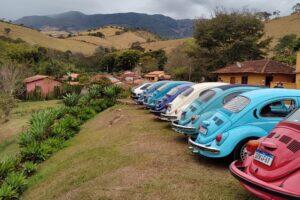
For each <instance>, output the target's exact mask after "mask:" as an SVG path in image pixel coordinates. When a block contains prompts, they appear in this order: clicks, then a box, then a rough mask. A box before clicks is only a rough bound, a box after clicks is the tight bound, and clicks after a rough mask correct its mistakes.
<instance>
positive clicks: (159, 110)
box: [150, 83, 193, 116]
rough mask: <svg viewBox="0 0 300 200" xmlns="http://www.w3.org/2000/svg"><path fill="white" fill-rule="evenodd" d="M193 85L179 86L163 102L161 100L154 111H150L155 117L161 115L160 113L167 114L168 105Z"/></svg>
mask: <svg viewBox="0 0 300 200" xmlns="http://www.w3.org/2000/svg"><path fill="white" fill-rule="evenodd" d="M192 85H193V83H186V84H183V85H179V86H177V87H175V88H173V89H172V90H170V91H169V92H168V93H167V94H166V95H165V96H164V97H163V98H162V99H161V100H159V101H158V102H157V103H156V104H155V107H154V108H153V109H151V110H150V111H151V112H152V113H154V114H155V115H158V116H159V115H160V113H162V112H165V111H166V110H167V105H168V104H169V103H171V102H172V101H173V100H174V99H175V98H176V97H177V96H178V95H180V94H181V93H182V92H184V91H185V90H187V89H188V88H189V87H190V86H192Z"/></svg>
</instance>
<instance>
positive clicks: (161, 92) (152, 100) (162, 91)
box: [144, 81, 188, 109]
mask: <svg viewBox="0 0 300 200" xmlns="http://www.w3.org/2000/svg"><path fill="white" fill-rule="evenodd" d="M186 83H188V82H185V81H170V82H168V83H166V84H165V85H163V86H161V87H159V88H158V89H157V90H155V91H154V92H153V93H152V94H151V95H149V96H148V99H147V102H146V103H145V104H144V105H145V106H146V108H148V109H152V108H154V107H155V104H156V103H157V102H158V101H159V100H160V99H161V98H163V97H164V96H165V95H166V94H167V93H168V92H169V91H170V90H171V89H173V88H175V87H177V86H179V85H182V84H186Z"/></svg>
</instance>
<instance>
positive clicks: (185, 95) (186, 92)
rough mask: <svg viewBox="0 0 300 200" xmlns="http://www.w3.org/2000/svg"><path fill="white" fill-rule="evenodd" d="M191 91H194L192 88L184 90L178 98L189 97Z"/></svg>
mask: <svg viewBox="0 0 300 200" xmlns="http://www.w3.org/2000/svg"><path fill="white" fill-rule="evenodd" d="M193 91H194V88H192V87H189V88H188V89H187V90H185V91H184V92H183V93H181V95H180V96H182V97H187V96H189V95H190V94H191V93H192V92H193Z"/></svg>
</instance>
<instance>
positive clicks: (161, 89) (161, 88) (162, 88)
mask: <svg viewBox="0 0 300 200" xmlns="http://www.w3.org/2000/svg"><path fill="white" fill-rule="evenodd" d="M166 87H168V84H167V83H164V84H163V85H162V86H160V87H159V88H157V90H158V91H160V92H161V91H163V90H164V89H165V88H166Z"/></svg>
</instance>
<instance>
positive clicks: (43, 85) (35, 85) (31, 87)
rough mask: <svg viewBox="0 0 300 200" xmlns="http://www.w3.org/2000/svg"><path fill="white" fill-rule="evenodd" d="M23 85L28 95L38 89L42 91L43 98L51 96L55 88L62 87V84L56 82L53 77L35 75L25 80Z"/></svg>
mask: <svg viewBox="0 0 300 200" xmlns="http://www.w3.org/2000/svg"><path fill="white" fill-rule="evenodd" d="M23 83H24V84H25V86H26V92H27V94H30V93H32V92H34V91H35V90H36V89H38V90H40V92H41V95H42V96H43V97H46V96H49V95H50V94H51V93H52V92H54V89H55V87H59V88H60V87H61V85H62V84H61V82H60V81H58V80H55V79H54V78H53V77H51V76H45V75H35V76H31V77H28V78H26V79H24V81H23Z"/></svg>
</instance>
